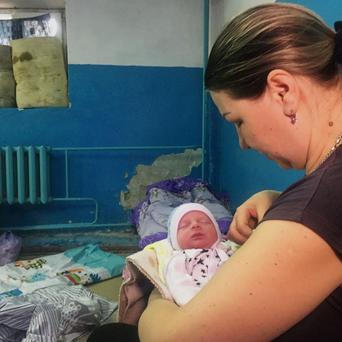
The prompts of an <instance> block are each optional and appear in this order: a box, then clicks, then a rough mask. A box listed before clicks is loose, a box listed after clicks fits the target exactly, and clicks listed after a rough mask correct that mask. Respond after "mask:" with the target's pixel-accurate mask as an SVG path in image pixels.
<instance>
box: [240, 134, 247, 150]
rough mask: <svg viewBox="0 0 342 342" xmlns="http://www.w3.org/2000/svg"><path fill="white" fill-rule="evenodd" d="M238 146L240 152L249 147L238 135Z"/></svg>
mask: <svg viewBox="0 0 342 342" xmlns="http://www.w3.org/2000/svg"><path fill="white" fill-rule="evenodd" d="M239 145H240V148H241V149H242V150H245V149H248V148H249V146H248V145H247V143H246V141H245V139H243V138H242V137H241V136H240V135H239Z"/></svg>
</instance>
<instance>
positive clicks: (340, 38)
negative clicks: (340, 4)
mask: <svg viewBox="0 0 342 342" xmlns="http://www.w3.org/2000/svg"><path fill="white" fill-rule="evenodd" d="M334 28H335V31H336V37H335V39H336V45H335V60H336V62H337V63H338V64H342V21H341V20H339V21H336V22H335V24H334Z"/></svg>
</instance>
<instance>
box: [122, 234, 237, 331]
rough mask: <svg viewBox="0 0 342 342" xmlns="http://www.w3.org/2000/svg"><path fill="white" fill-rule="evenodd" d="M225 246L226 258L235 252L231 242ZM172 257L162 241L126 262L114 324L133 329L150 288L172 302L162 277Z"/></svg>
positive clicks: (234, 246) (144, 305) (166, 243)
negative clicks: (125, 324)
mask: <svg viewBox="0 0 342 342" xmlns="http://www.w3.org/2000/svg"><path fill="white" fill-rule="evenodd" d="M225 245H226V248H227V251H228V255H229V256H231V255H232V254H233V253H235V251H236V250H237V249H238V248H239V245H237V244H235V243H234V242H232V241H226V242H225ZM172 254H173V250H172V248H171V246H170V244H169V242H168V241H167V240H166V239H164V240H161V241H157V242H155V243H153V244H151V245H149V246H147V247H145V249H143V250H142V251H140V252H137V253H134V254H132V255H130V256H128V257H127V258H126V266H125V268H124V270H123V282H122V285H121V287H120V290H119V301H118V311H117V320H118V322H122V323H127V324H133V325H137V324H138V321H139V318H140V316H141V314H142V313H143V311H144V310H145V308H146V306H147V303H148V298H149V296H150V294H151V292H152V290H153V289H154V288H156V289H157V290H158V291H159V292H160V294H161V296H162V297H163V298H164V299H167V300H170V301H173V302H175V301H174V298H173V296H172V295H171V292H170V290H169V288H168V286H167V285H166V282H165V277H164V274H165V273H164V272H165V267H166V265H167V263H168V262H169V261H170V259H171V257H172Z"/></svg>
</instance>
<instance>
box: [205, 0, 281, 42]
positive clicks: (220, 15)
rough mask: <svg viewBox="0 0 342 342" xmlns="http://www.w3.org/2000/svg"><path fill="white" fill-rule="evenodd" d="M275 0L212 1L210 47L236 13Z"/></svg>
mask: <svg viewBox="0 0 342 342" xmlns="http://www.w3.org/2000/svg"><path fill="white" fill-rule="evenodd" d="M271 2H275V0H212V1H211V2H210V34H209V47H211V46H212V45H213V44H214V42H215V39H216V38H217V37H218V35H219V34H220V32H221V31H222V29H223V28H224V26H225V25H226V24H227V23H228V22H229V21H230V20H231V19H232V18H233V17H235V16H236V15H238V14H239V13H241V12H243V11H245V10H246V9H248V8H250V7H254V6H258V5H261V4H264V3H271Z"/></svg>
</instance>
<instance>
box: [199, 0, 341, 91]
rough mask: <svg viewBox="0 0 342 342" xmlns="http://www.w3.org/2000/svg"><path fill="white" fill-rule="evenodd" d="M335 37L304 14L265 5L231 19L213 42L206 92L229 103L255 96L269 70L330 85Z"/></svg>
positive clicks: (334, 72)
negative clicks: (222, 94) (219, 93)
mask: <svg viewBox="0 0 342 342" xmlns="http://www.w3.org/2000/svg"><path fill="white" fill-rule="evenodd" d="M335 35H336V34H335V32H334V31H333V30H332V29H330V28H329V27H328V26H327V25H326V24H325V23H324V22H323V20H322V19H320V18H319V17H318V16H317V15H316V14H314V13H313V12H311V11H309V10H308V9H306V8H304V7H302V6H298V5H290V4H279V3H273V4H265V5H260V6H256V7H253V8H250V9H248V10H247V11H245V12H243V13H241V14H240V15H238V16H237V17H235V18H234V19H233V20H232V21H231V22H229V23H228V25H227V26H226V27H225V28H224V30H223V32H222V33H221V34H220V35H219V37H218V38H217V40H216V42H215V44H214V46H213V48H212V50H211V53H210V56H209V60H208V65H207V68H206V72H205V87H206V88H207V89H208V90H212V91H215V90H216V91H218V90H224V91H226V92H227V93H229V95H231V96H232V97H234V98H252V97H258V96H260V95H261V94H262V93H263V92H264V90H265V87H266V82H267V76H268V74H269V72H270V71H272V70H274V69H283V70H286V71H288V72H292V73H295V74H300V75H306V76H310V77H312V78H313V79H315V80H317V81H319V82H329V81H332V80H335V79H336V78H337V76H338V74H339V67H338V64H337V62H336V61H335V59H334V55H335V54H334V49H335Z"/></svg>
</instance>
